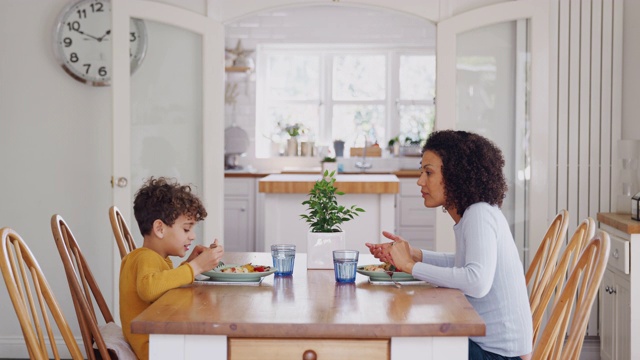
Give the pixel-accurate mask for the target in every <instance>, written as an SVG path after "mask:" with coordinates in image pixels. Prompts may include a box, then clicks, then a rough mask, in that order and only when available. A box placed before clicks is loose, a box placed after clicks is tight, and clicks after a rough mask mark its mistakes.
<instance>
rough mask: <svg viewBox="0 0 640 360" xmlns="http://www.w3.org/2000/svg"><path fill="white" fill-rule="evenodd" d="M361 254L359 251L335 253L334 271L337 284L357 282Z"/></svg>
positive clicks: (339, 251)
mask: <svg viewBox="0 0 640 360" xmlns="http://www.w3.org/2000/svg"><path fill="white" fill-rule="evenodd" d="M359 254H360V253H359V252H358V250H334V251H333V271H334V272H335V275H336V281H337V282H339V283H352V282H355V281H356V268H357V267H358V255H359Z"/></svg>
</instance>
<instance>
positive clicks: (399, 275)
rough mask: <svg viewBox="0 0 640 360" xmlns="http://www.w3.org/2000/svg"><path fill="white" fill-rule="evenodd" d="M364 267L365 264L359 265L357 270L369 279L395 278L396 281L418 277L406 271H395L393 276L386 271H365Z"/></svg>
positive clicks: (411, 279)
mask: <svg viewBox="0 0 640 360" xmlns="http://www.w3.org/2000/svg"><path fill="white" fill-rule="evenodd" d="M380 265H382V264H380ZM364 267H365V265H362V266H358V268H357V269H356V271H357V272H358V273H359V274H362V275H365V276H368V277H369V279H371V280H373V281H384V280H389V279H393V280H395V281H413V280H417V279H416V278H414V277H413V276H411V275H410V274H407V273H405V272H394V273H393V275H392V276H389V275H388V274H387V273H386V271H365V270H364Z"/></svg>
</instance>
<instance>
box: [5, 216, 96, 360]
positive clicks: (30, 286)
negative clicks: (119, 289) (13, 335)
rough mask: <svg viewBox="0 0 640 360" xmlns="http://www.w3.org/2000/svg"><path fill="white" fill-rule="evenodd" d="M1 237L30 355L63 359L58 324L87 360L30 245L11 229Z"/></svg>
mask: <svg viewBox="0 0 640 360" xmlns="http://www.w3.org/2000/svg"><path fill="white" fill-rule="evenodd" d="M0 236H2V248H1V249H0V268H1V269H2V277H3V278H4V282H5V284H6V285H7V290H8V292H9V297H10V298H11V302H12V303H13V307H14V309H15V311H16V315H17V316H18V321H19V322H20V327H21V328H22V335H23V336H24V340H25V343H26V345H27V350H28V351H29V358H31V359H38V360H40V359H42V360H45V359H49V358H50V356H52V357H53V358H54V359H60V351H59V349H58V346H57V344H56V339H55V338H54V334H53V330H54V326H57V328H58V331H59V332H60V334H61V335H62V339H63V340H64V343H65V345H66V346H67V349H68V351H69V354H70V355H71V357H72V358H73V359H83V358H84V357H83V355H82V352H81V351H80V347H79V346H78V343H77V342H76V339H75V338H74V337H73V333H72V332H71V329H70V328H69V324H68V323H67V321H66V319H65V317H64V314H63V313H62V311H61V310H60V306H59V305H58V302H57V301H56V299H55V296H54V294H53V292H52V291H51V287H50V286H49V283H48V282H47V279H46V278H45V276H44V274H43V273H42V270H41V269H40V265H39V264H38V261H37V260H36V258H35V257H34V256H33V253H31V250H30V249H29V247H28V246H27V244H26V243H25V242H24V240H23V239H22V238H21V237H20V235H18V233H16V232H15V231H14V230H12V229H10V228H2V229H0ZM52 318H53V320H54V321H55V325H54V323H52V321H51V319H52ZM45 333H46V334H45ZM47 346H48V347H49V349H48V348H47ZM49 350H51V352H50V353H49ZM65 357H66V355H65Z"/></svg>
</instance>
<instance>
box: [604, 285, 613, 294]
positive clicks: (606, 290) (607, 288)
mask: <svg viewBox="0 0 640 360" xmlns="http://www.w3.org/2000/svg"><path fill="white" fill-rule="evenodd" d="M609 289H610V288H609V287H608V286H607V287H605V288H604V291H605V292H606V293H608V294H611V293H610V292H609Z"/></svg>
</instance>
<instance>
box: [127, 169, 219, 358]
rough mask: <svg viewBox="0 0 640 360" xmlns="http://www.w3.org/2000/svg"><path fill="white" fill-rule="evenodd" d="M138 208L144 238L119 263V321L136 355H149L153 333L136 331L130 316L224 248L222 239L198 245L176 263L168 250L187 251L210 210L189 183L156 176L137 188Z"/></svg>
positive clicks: (209, 264) (213, 262) (211, 264)
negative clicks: (198, 227) (220, 241)
mask: <svg viewBox="0 0 640 360" xmlns="http://www.w3.org/2000/svg"><path fill="white" fill-rule="evenodd" d="M133 212H134V214H135V217H136V221H137V222H138V227H139V228H140V233H141V234H142V236H143V237H144V244H143V245H142V247H141V248H138V249H136V250H134V251H132V252H131V253H129V254H128V255H127V256H125V257H124V258H123V259H122V263H121V265H120V321H121V322H122V331H123V333H124V336H125V338H126V339H127V341H128V342H129V344H131V347H132V348H133V350H134V352H135V353H136V356H137V357H138V358H139V359H148V358H149V335H145V334H132V333H131V320H133V319H134V318H135V317H136V316H138V315H139V314H140V313H141V312H142V311H143V310H144V309H146V308H147V307H148V306H149V305H151V303H153V302H154V301H156V300H157V299H158V298H160V296H162V295H163V294H164V293H165V292H167V291H169V290H171V289H175V288H177V287H180V286H183V285H187V284H191V283H193V280H194V276H195V275H197V274H200V273H202V272H204V271H208V270H211V269H213V268H215V267H216V266H217V265H218V262H219V261H220V258H222V255H223V254H224V249H223V247H222V246H221V245H218V240H217V239H215V240H214V242H213V244H211V246H210V247H209V248H207V247H204V246H202V245H196V246H195V248H194V249H193V251H192V252H191V255H189V258H188V259H187V261H185V262H183V263H182V264H181V265H180V266H178V267H177V268H175V269H174V268H173V263H172V262H171V260H170V259H169V256H180V257H182V256H185V254H186V253H187V251H188V250H189V247H190V246H191V242H192V241H193V240H194V239H195V234H194V232H193V227H194V226H195V224H196V223H197V222H198V221H201V220H203V219H204V218H205V217H206V216H207V211H206V210H205V208H204V206H203V205H202V203H201V202H200V199H198V198H197V197H196V196H195V195H194V194H193V193H191V187H190V186H188V185H180V184H178V183H176V182H175V181H170V180H168V179H166V178H162V177H161V178H157V179H154V178H153V177H152V178H150V179H149V180H148V181H147V182H146V183H145V184H144V185H143V186H142V187H141V188H140V189H139V190H138V192H137V193H136V195H135V200H134V202H133Z"/></svg>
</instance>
